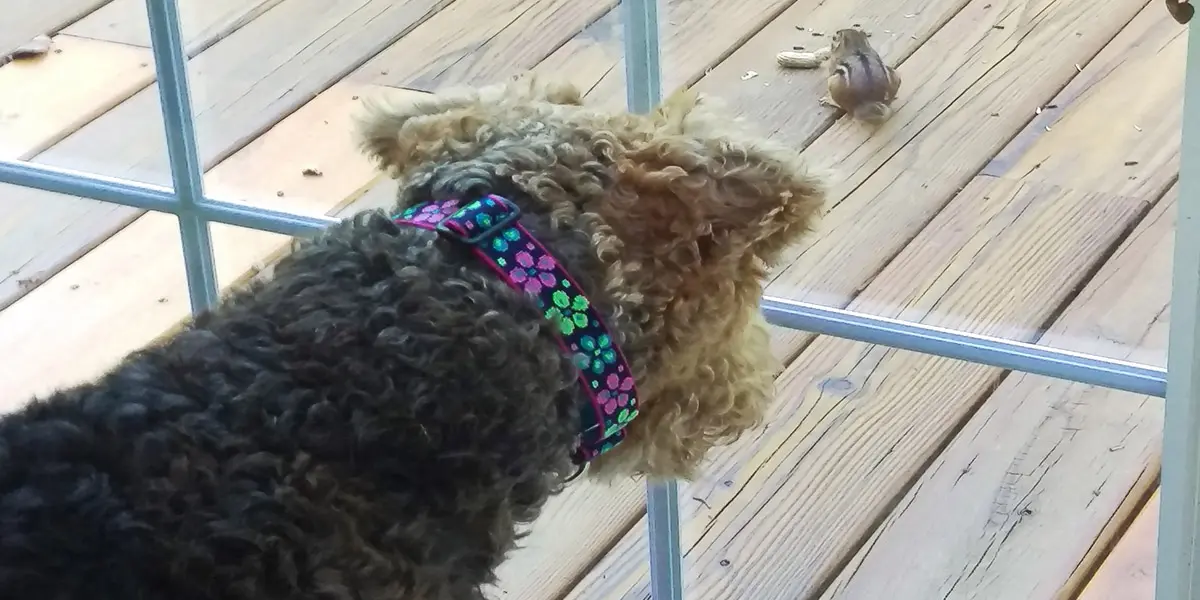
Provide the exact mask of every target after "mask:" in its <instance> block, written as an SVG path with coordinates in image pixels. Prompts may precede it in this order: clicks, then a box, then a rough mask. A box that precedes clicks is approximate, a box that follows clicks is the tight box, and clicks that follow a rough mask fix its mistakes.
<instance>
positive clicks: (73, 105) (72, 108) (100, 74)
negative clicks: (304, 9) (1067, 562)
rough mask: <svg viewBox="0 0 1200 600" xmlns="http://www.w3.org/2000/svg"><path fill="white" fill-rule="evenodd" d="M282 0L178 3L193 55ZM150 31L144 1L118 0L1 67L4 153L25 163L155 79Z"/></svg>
mask: <svg viewBox="0 0 1200 600" xmlns="http://www.w3.org/2000/svg"><path fill="white" fill-rule="evenodd" d="M280 1H281V0H256V1H254V2H244V1H241V2H232V1H230V0H220V1H219V2H218V3H217V4H213V3H212V2H207V3H202V4H196V3H192V2H188V1H186V0H184V1H182V2H180V6H179V10H180V12H181V13H182V15H183V39H184V43H185V46H186V48H187V50H188V53H189V55H195V54H196V53H198V52H199V51H200V50H202V49H204V48H207V47H208V46H211V45H212V44H213V43H215V42H216V41H217V40H219V39H221V38H223V37H225V36H227V35H228V34H229V33H230V32H232V31H233V30H234V29H236V28H238V27H240V26H241V25H243V24H245V23H246V22H249V21H250V20H251V19H253V18H254V17H256V16H258V15H260V14H262V12H264V11H265V10H267V9H268V8H270V7H271V6H274V5H275V4H278V3H279V2H280ZM201 6H203V8H201ZM137 32H142V34H138V33H137ZM143 34H144V35H143ZM146 36H148V26H147V24H146V3H145V2H144V1H142V0H115V1H114V2H111V3H109V4H105V5H104V6H103V7H101V8H100V9H98V10H96V11H95V12H93V13H91V14H89V15H87V16H86V17H84V18H82V19H80V20H79V21H76V22H75V23H74V24H72V25H70V26H69V27H67V28H66V29H65V30H64V32H63V33H62V34H60V35H58V36H55V37H54V52H53V53H52V54H50V55H48V56H46V57H45V58H43V59H40V60H32V61H19V62H15V63H12V64H10V65H6V67H7V68H6V69H4V70H0V156H7V157H10V158H19V159H23V160H27V159H29V158H30V157H32V156H34V155H36V154H37V153H39V152H42V151H44V150H46V149H47V148H49V147H50V146H52V145H54V144H55V143H58V142H59V141H61V140H62V139H63V138H65V137H66V136H67V135H70V134H71V133H72V132H74V131H75V130H77V129H79V128H80V127H82V126H83V125H85V124H86V123H88V122H90V121H91V120H93V119H95V118H96V117H98V116H100V115H102V114H104V113H105V112H106V111H108V110H109V109H111V108H113V107H114V106H116V105H117V104H119V103H120V102H122V101H124V100H126V99H128V98H129V97H130V96H132V95H134V94H135V93H136V92H138V91H139V90H142V89H144V88H145V87H146V86H148V85H150V84H151V83H153V82H154V77H155V73H154V66H153V62H154V59H153V57H152V55H151V52H150V50H149V44H150V42H149V39H148V38H146ZM138 46H144V47H138ZM64 82H70V83H69V85H67V84H65V83H64ZM0 304H2V303H0Z"/></svg>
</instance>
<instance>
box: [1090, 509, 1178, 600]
mask: <svg viewBox="0 0 1200 600" xmlns="http://www.w3.org/2000/svg"><path fill="white" fill-rule="evenodd" d="M1158 511H1159V504H1158V490H1155V491H1154V495H1153V496H1151V498H1150V501H1149V502H1147V503H1146V506H1145V508H1143V509H1142V511H1141V512H1140V513H1138V516H1137V518H1136V519H1134V521H1133V524H1132V525H1130V526H1129V530H1128V531H1126V532H1125V535H1124V536H1122V537H1121V540H1120V541H1119V542H1117V545H1116V547H1115V548H1113V551H1112V554H1110V555H1109V556H1108V559H1106V560H1105V561H1104V564H1103V565H1101V566H1100V569H1099V570H1098V571H1096V574H1095V575H1094V576H1093V577H1092V579H1091V581H1089V582H1088V584H1087V587H1085V588H1084V589H1083V593H1081V594H1080V595H1079V600H1154V575H1155V573H1156V571H1157V569H1156V567H1157V564H1156V563H1155V558H1156V557H1157V556H1158V549H1157V545H1156V544H1157V542H1158V515H1159V512H1158Z"/></svg>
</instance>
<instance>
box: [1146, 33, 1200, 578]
mask: <svg viewBox="0 0 1200 600" xmlns="http://www.w3.org/2000/svg"><path fill="white" fill-rule="evenodd" d="M1190 33H1191V35H1189V36H1188V38H1189V39H1188V57H1187V81H1186V84H1185V86H1184V103H1183V132H1182V136H1183V140H1182V148H1181V151H1182V156H1181V163H1180V164H1181V168H1180V171H1179V208H1178V211H1179V212H1178V216H1177V219H1176V226H1175V256H1174V261H1175V264H1174V265H1173V269H1174V272H1173V274H1172V278H1171V333H1170V336H1171V337H1170V342H1169V344H1168V347H1167V401H1166V414H1165V416H1164V419H1165V421H1164V423H1163V459H1162V492H1161V502H1162V506H1161V511H1160V513H1159V517H1158V557H1157V562H1158V566H1157V569H1156V575H1155V589H1154V597H1155V598H1156V599H1157V600H1200V569H1198V568H1197V567H1200V563H1198V562H1197V558H1198V549H1200V518H1198V513H1200V318H1198V316H1200V35H1197V34H1196V32H1190Z"/></svg>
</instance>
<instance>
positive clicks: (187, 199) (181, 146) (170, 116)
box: [146, 0, 218, 313]
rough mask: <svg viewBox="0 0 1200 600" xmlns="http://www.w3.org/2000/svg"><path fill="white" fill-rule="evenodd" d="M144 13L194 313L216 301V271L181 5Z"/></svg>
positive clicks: (160, 1)
mask: <svg viewBox="0 0 1200 600" xmlns="http://www.w3.org/2000/svg"><path fill="white" fill-rule="evenodd" d="M146 13H147V15H148V16H149V20H150V43H151V45H152V48H153V51H154V69H155V71H157V74H158V96H159V103H160V106H161V107H162V119H163V129H164V130H165V133H166V136H167V154H168V156H169V158H170V163H171V180H172V182H173V184H174V188H175V194H176V195H177V196H178V198H179V205H180V206H179V212H178V215H177V216H178V218H179V235H180V240H181V242H182V244H183V264H184V270H185V271H186V273H187V283H188V295H189V297H190V299H191V303H192V312H193V313H197V312H200V311H203V310H205V309H207V308H210V307H212V306H213V305H215V304H216V302H217V297H218V296H217V271H216V267H215V265H214V260H213V251H212V240H211V239H210V237H209V230H208V221H206V220H204V218H203V217H201V216H200V214H199V212H198V211H197V210H196V204H197V203H198V202H200V200H202V199H203V198H204V170H203V169H202V168H201V166H200V157H199V151H198V149H197V147H196V130H195V122H194V121H193V118H192V101H191V94H190V92H189V90H188V78H187V58H186V56H185V55H184V51H183V33H182V31H181V28H180V25H179V7H178V5H177V4H176V3H175V0H146Z"/></svg>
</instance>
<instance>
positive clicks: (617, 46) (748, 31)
mask: <svg viewBox="0 0 1200 600" xmlns="http://www.w3.org/2000/svg"><path fill="white" fill-rule="evenodd" d="M795 2H796V0H758V2H755V3H754V5H753V6H751V5H747V3H745V2H738V1H737V0H668V1H667V2H666V4H665V10H664V11H663V14H662V15H661V17H660V19H661V21H662V22H663V43H662V50H661V53H662V64H663V67H662V78H663V90H664V91H668V92H669V91H670V90H672V89H675V88H678V87H680V86H688V85H691V84H692V83H694V82H696V81H697V80H698V79H700V78H701V77H702V76H703V75H704V73H705V72H706V71H707V70H709V69H710V68H712V66H713V65H715V64H717V63H718V62H719V61H720V60H721V59H722V58H724V57H725V56H726V55H727V54H728V53H729V52H730V51H731V50H733V49H735V48H737V47H739V46H741V45H742V43H743V42H744V41H745V40H747V39H749V38H751V37H752V36H754V35H755V34H756V33H757V32H758V31H760V30H761V29H762V28H763V27H765V26H767V25H768V24H769V23H770V22H771V20H772V19H774V18H775V17H776V16H778V15H779V14H780V13H782V12H783V11H784V10H785V9H787V8H788V7H789V6H792V5H793V3H795ZM684 32H697V33H696V35H697V36H698V37H688V36H687V35H684ZM621 36H622V31H621V23H620V10H619V9H616V8H614V9H613V10H611V11H609V12H608V13H606V14H605V16H604V17H602V18H601V19H599V20H598V21H596V22H595V23H594V24H593V25H592V26H591V27H588V28H587V29H585V30H584V31H582V32H580V34H579V35H578V36H576V37H575V38H574V39H572V40H570V41H568V42H567V43H566V44H564V45H563V46H562V47H560V48H559V49H558V50H556V51H555V52H554V54H552V55H550V56H549V57H548V58H547V59H546V61H545V62H543V63H542V64H539V65H538V67H537V69H535V70H536V71H538V72H545V73H554V74H555V75H565V76H566V77H567V79H568V80H569V81H571V82H573V83H575V84H576V85H579V86H580V87H582V88H583V89H586V90H589V91H588V98H589V101H590V102H592V103H595V104H597V105H600V106H622V105H623V104H624V102H625V69H624V61H623V56H624V46H623V43H624V42H623V41H622V37H621ZM698 40H702V43H698ZM768 58H769V59H770V60H771V61H773V60H774V54H771V55H770V57H768ZM580 64H586V65H588V68H587V69H580V68H579V67H578V66H577V65H580ZM567 65H570V66H569V67H568V66H567Z"/></svg>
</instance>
